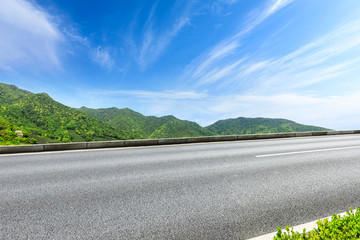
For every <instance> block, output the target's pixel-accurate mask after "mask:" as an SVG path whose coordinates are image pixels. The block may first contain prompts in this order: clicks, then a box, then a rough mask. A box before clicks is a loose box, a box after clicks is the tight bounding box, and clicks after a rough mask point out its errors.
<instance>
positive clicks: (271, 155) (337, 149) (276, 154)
mask: <svg viewBox="0 0 360 240" xmlns="http://www.w3.org/2000/svg"><path fill="white" fill-rule="evenodd" d="M358 148H360V146H353V147H341V148H326V149H315V150H307V151H298V152H286V153H273V154H264V155H256V156H255V157H257V158H263V157H276V156H284V155H294V154H304V153H316V152H329V151H340V150H349V149H358Z"/></svg>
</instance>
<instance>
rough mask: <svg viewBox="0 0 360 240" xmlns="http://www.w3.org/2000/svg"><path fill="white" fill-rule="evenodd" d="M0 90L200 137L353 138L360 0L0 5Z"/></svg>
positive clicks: (61, 0) (359, 73) (68, 0)
mask: <svg viewBox="0 0 360 240" xmlns="http://www.w3.org/2000/svg"><path fill="white" fill-rule="evenodd" d="M1 2H2V4H1V8H0V36H1V38H0V82H4V83H8V84H15V85H17V86H19V87H20V88H23V89H27V90H30V91H32V92H36V93H38V92H46V93H48V94H50V96H51V97H53V98H54V99H55V100H57V101H59V102H61V103H63V104H65V105H68V106H71V107H81V106H87V107H91V108H106V107H113V106H115V107H118V108H124V107H128V108H131V109H133V110H135V111H138V112H141V113H142V114H144V115H156V116H163V115H170V114H171V115H175V116H176V117H178V118H181V119H187V120H192V121H196V122H198V123H199V124H201V125H203V126H205V125H208V124H211V123H213V122H215V121H216V120H219V119H225V118H235V117H240V116H242V117H271V118H287V119H291V120H294V121H297V122H300V123H304V124H312V125H319V126H323V127H328V128H332V129H359V128H360V1H359V0H346V1H338V0H316V1H314V0H212V1H205V0H203V1H201V0H178V1H176V0H174V1H167V0H158V1H152V0H134V1H123V0H106V1H87V0H77V1H73V0H2V1H1Z"/></svg>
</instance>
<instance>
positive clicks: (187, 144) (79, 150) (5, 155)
mask: <svg viewBox="0 0 360 240" xmlns="http://www.w3.org/2000/svg"><path fill="white" fill-rule="evenodd" d="M269 140H276V139H269ZM255 141H259V142H260V141H261V140H254V142H255ZM232 142H243V141H242V140H241V141H232ZM228 143H229V142H226V141H221V142H199V143H182V144H164V145H151V146H131V147H109V148H92V149H76V150H58V151H42V152H26V153H2V154H0V158H1V157H9V156H25V155H43V154H59V153H78V152H98V151H117V150H130V149H146V148H168V147H184V146H193V145H205V144H228Z"/></svg>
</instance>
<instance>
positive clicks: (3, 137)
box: [0, 118, 37, 145]
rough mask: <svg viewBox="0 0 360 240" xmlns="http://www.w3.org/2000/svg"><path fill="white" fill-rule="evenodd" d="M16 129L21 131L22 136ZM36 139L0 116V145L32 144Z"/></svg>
mask: <svg viewBox="0 0 360 240" xmlns="http://www.w3.org/2000/svg"><path fill="white" fill-rule="evenodd" d="M16 131H21V134H23V136H22V137H19V136H18V133H16ZM34 143H37V140H36V139H34V138H31V137H30V136H29V133H28V132H26V130H24V129H22V128H19V127H17V126H15V125H13V124H11V123H10V122H8V121H6V120H4V119H1V118H0V145H19V144H34Z"/></svg>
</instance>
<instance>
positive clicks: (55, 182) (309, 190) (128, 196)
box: [0, 135, 360, 240]
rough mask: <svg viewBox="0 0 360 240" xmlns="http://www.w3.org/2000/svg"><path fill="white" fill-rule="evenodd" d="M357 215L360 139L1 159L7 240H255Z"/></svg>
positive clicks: (0, 216)
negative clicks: (354, 209) (336, 215)
mask: <svg viewBox="0 0 360 240" xmlns="http://www.w3.org/2000/svg"><path fill="white" fill-rule="evenodd" d="M313 150H315V151H313ZM269 154H275V155H269ZM259 155H263V156H259ZM357 206H360V135H348V136H333V137H332V136H326V137H311V138H292V139H277V140H262V141H239V142H223V143H210V144H195V145H179V146H161V147H151V148H127V149H106V150H97V151H76V152H75V151H74V152H52V153H49V152H47V153H41V154H39V153H37V154H17V155H0V239H61V240H62V239H156V240H158V239H247V238H251V237H256V236H259V235H262V234H265V233H269V232H273V231H275V230H276V227H277V226H279V225H281V226H285V225H287V224H290V225H298V224H302V223H305V222H309V221H313V220H316V219H319V218H322V217H327V216H330V215H332V214H333V213H335V212H338V213H339V212H344V211H346V210H348V207H357Z"/></svg>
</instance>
